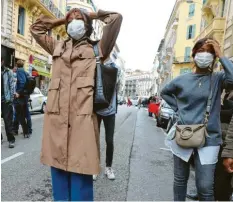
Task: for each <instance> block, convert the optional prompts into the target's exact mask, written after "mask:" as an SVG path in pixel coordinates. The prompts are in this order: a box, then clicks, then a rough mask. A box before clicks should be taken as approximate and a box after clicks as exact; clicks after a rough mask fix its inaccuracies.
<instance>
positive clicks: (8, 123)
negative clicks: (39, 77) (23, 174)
mask: <svg viewBox="0 0 233 202" xmlns="http://www.w3.org/2000/svg"><path fill="white" fill-rule="evenodd" d="M13 99H14V81H13V73H12V71H11V70H10V69H8V68H7V67H5V65H4V60H3V59H2V58H1V107H2V109H1V110H2V117H3V120H4V124H5V130H6V135H7V140H8V142H9V148H14V146H15V137H14V132H13V123H12V120H13V106H12V102H13ZM1 139H3V137H2V135H1Z"/></svg>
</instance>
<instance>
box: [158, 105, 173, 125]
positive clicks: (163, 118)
mask: <svg viewBox="0 0 233 202" xmlns="http://www.w3.org/2000/svg"><path fill="white" fill-rule="evenodd" d="M174 113H175V112H174V110H173V109H172V108H171V107H170V106H169V105H168V104H167V103H166V102H165V101H164V100H162V102H161V103H160V106H159V111H158V116H157V117H156V118H157V126H158V127H162V128H165V129H166V128H167V125H168V122H169V120H170V119H171V117H172V116H173V114H174Z"/></svg>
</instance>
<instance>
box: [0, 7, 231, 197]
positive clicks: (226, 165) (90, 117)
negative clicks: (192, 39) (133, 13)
mask: <svg viewBox="0 0 233 202" xmlns="http://www.w3.org/2000/svg"><path fill="white" fill-rule="evenodd" d="M96 19H98V20H101V21H103V22H104V23H105V26H104V28H103V36H102V38H101V40H100V41H92V40H91V39H90V36H91V34H92V31H93V28H92V21H93V20H96ZM121 23H122V15H121V14H119V13H117V12H108V11H103V10H99V11H98V12H97V13H94V12H93V13H92V12H91V13H87V12H86V11H83V10H80V9H77V8H75V9H72V10H71V11H69V12H68V14H67V15H66V17H65V18H63V19H51V18H50V17H47V16H41V17H40V18H39V19H37V20H36V21H35V22H34V23H33V24H32V26H31V27H30V30H31V33H32V36H33V37H34V38H35V40H36V41H37V43H38V44H39V45H40V46H41V47H42V48H44V50H46V51H47V52H48V53H49V54H50V55H52V56H53V74H52V78H51V83H50V87H49V91H48V100H47V106H46V112H45V116H44V128H43V140H42V151H41V162H42V163H43V164H45V165H48V166H50V167H51V176H52V190H53V197H54V200H55V201H67V200H68V201H93V200H94V196H93V180H97V177H98V174H99V173H100V145H99V134H100V128H101V122H102V121H103V123H104V127H105V139H106V145H107V147H106V168H105V174H106V176H107V177H108V179H110V180H114V179H115V173H114V171H113V168H112V162H113V153H114V130H115V118H116V113H117V84H116V86H115V89H114V90H113V91H114V92H113V96H112V98H111V102H110V103H109V105H108V107H107V108H103V109H98V110H96V109H95V107H94V104H93V103H94V99H95V97H96V93H99V92H95V90H94V89H95V88H94V87H95V77H96V74H95V72H96V63H97V62H99V58H100V59H101V61H100V62H101V63H103V64H106V63H108V65H109V66H111V67H112V68H117V67H116V65H115V64H114V63H113V62H111V59H110V58H109V55H110V53H111V51H112V49H113V47H114V45H115V42H116V39H117V37H118V34H119V31H120V27H121ZM61 25H65V27H66V29H67V34H68V36H69V39H67V40H65V41H62V40H61V41H57V40H56V39H54V38H53V37H51V36H48V35H47V32H48V31H49V30H51V29H54V28H56V27H58V26H61ZM93 47H97V48H98V51H99V53H100V56H99V57H95V54H94V50H93ZM192 57H193V59H194V64H195V67H194V71H193V72H192V73H187V74H184V75H181V76H179V77H177V78H175V79H173V80H172V81H171V82H170V83H168V84H167V85H166V86H165V87H164V89H163V90H162V91H161V97H162V98H163V99H164V100H165V101H166V102H167V103H168V104H169V105H170V106H171V107H172V109H173V110H174V111H175V112H177V113H178V117H179V118H178V122H177V123H176V124H175V125H174V126H173V130H172V129H171V130H170V132H169V134H168V136H167V138H166V144H167V145H168V146H169V147H170V148H171V151H172V153H173V157H174V201H185V199H186V196H187V182H188V179H189V172H190V166H191V165H192V166H193V168H194V170H195V178H196V188H197V194H196V195H197V198H198V200H201V201H214V200H223V199H224V200H225V199H229V200H230V196H231V193H232V188H231V185H230V181H231V178H232V173H233V120H232V109H233V108H230V109H229V108H227V106H228V107H232V97H233V96H232V90H231V89H232V87H233V63H232V62H230V61H229V60H228V59H227V58H226V57H224V55H223V54H222V52H221V50H220V46H219V44H218V42H217V41H215V40H214V39H211V38H204V39H201V40H199V41H198V42H197V43H196V44H195V46H194V48H193V51H192ZM218 61H220V63H221V65H222V68H223V70H222V71H218V72H215V71H214V66H215V64H216V62H218ZM16 66H17V68H16V69H15V75H16V77H15V78H16V80H15V84H14V74H13V73H12V72H11V71H10V70H9V69H8V68H6V67H5V66H4V61H3V59H2V80H1V81H2V89H1V90H2V94H1V95H2V99H1V101H2V116H3V119H4V122H5V127H6V134H7V138H8V141H9V147H10V148H13V147H14V142H15V138H14V135H16V133H17V132H18V128H19V123H20V124H21V126H22V129H23V134H24V136H25V137H30V134H31V133H32V129H31V118H30V113H29V109H28V99H29V93H27V92H25V88H26V87H25V86H27V81H28V75H27V73H26V72H25V71H24V69H23V66H24V64H23V61H21V60H19V61H17V65H16ZM223 90H225V92H226V93H225V98H226V99H225V100H224V107H225V108H224V109H223V110H222V111H221V94H222V91H223ZM158 99H159V98H158V96H157V95H156V97H155V96H154V97H151V98H150V99H149V102H151V101H152V100H155V101H156V100H158ZM226 103H227V104H228V105H227V104H226ZM141 104H142V100H139V106H141ZM127 105H128V106H131V105H132V102H131V101H130V99H129V98H128V102H127ZM224 110H226V111H225V114H224ZM229 111H230V112H229ZM226 114H227V115H226ZM149 115H150V116H152V114H149ZM223 117H224V119H225V120H222V119H223ZM220 121H222V122H224V123H225V126H224V130H223V132H222V131H221V122H220ZM222 126H223V124H222ZM224 131H225V132H224ZM222 133H224V134H226V137H223V136H224V135H222ZM197 137H198V138H197ZM200 138H201V140H202V141H201V143H199V142H200V140H199V139H200ZM223 141H224V144H223ZM87 145H88V146H87ZM225 170H226V171H225ZM216 173H217V174H216ZM216 185H218V187H220V188H216ZM223 187H227V188H226V189H227V190H228V191H226V189H223ZM224 191H225V192H224Z"/></svg>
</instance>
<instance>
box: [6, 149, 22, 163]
mask: <svg viewBox="0 0 233 202" xmlns="http://www.w3.org/2000/svg"><path fill="white" fill-rule="evenodd" d="M23 154H24V153H23V152H18V153H16V154H14V155H12V156H9V157H7V158H5V159H3V160H1V164H3V163H6V162H7V161H10V160H12V159H14V158H17V157H19V156H21V155H23Z"/></svg>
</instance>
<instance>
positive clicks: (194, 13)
mask: <svg viewBox="0 0 233 202" xmlns="http://www.w3.org/2000/svg"><path fill="white" fill-rule="evenodd" d="M194 15H195V4H193V16H194Z"/></svg>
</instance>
